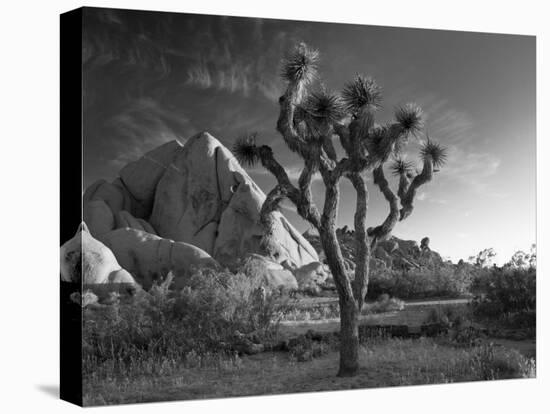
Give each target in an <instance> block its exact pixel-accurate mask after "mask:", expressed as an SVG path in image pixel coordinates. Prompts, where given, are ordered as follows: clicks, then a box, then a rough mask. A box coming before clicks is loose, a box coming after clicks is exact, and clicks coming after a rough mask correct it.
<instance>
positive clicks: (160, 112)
mask: <svg viewBox="0 0 550 414" xmlns="http://www.w3.org/2000/svg"><path fill="white" fill-rule="evenodd" d="M192 130H193V127H192V125H191V124H190V123H189V120H188V119H186V118H185V117H183V116H181V115H180V114H177V113H174V112H172V111H169V110H166V109H164V108H162V107H161V105H160V104H159V103H158V102H156V101H155V100H153V99H151V98H142V99H138V100H135V101H132V102H129V103H128V104H127V106H125V108H124V109H123V110H121V111H120V112H117V113H116V114H114V115H113V116H111V117H110V118H108V119H107V120H106V122H105V124H104V126H103V128H102V132H103V133H106V134H109V136H112V137H116V138H117V139H116V140H114V141H115V142H114V147H115V148H114V151H113V155H112V158H111V159H110V161H109V162H110V164H111V165H113V166H116V167H122V166H123V165H124V164H126V163H127V162H128V161H132V160H135V159H137V158H139V157H140V156H141V155H143V153H144V152H147V151H148V150H150V149H153V148H155V147H157V146H158V145H161V144H164V143H165V142H168V141H172V140H178V141H180V142H182V143H183V142H184V141H185V139H186V138H187V137H188V136H189V135H191V131H192Z"/></svg>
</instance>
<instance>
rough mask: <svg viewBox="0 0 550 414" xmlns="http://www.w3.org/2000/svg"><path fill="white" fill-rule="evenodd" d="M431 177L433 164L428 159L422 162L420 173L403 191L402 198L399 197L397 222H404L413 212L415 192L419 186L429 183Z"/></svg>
mask: <svg viewBox="0 0 550 414" xmlns="http://www.w3.org/2000/svg"><path fill="white" fill-rule="evenodd" d="M432 177H433V163H432V161H431V160H430V159H426V160H425V161H424V167H423V168H422V172H421V173H420V174H418V175H417V176H416V177H414V179H413V180H412V182H411V183H410V185H409V186H408V188H407V190H406V191H403V193H404V194H403V196H400V198H401V211H400V214H399V221H402V220H405V219H406V218H407V217H409V216H410V215H411V213H412V211H413V208H414V205H413V201H414V197H415V195H416V191H417V190H418V188H419V187H420V186H421V185H424V184H426V183H427V182H429V181H431V179H432Z"/></svg>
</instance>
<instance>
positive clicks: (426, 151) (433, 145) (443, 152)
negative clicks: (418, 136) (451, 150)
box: [420, 139, 447, 168]
mask: <svg viewBox="0 0 550 414" xmlns="http://www.w3.org/2000/svg"><path fill="white" fill-rule="evenodd" d="M420 157H421V158H422V160H423V161H427V160H431V161H432V164H433V166H434V167H435V168H439V167H441V166H443V165H444V164H445V162H447V148H445V147H443V146H442V145H441V144H439V143H437V142H434V141H431V140H430V139H428V140H427V141H426V142H425V143H424V144H423V145H422V147H421V148H420Z"/></svg>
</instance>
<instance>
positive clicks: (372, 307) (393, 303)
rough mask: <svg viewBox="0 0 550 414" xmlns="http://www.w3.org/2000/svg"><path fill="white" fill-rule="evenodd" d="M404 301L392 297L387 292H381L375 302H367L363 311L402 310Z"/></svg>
mask: <svg viewBox="0 0 550 414" xmlns="http://www.w3.org/2000/svg"><path fill="white" fill-rule="evenodd" d="M404 308H405V302H403V301H402V300H401V299H398V298H392V297H390V295H388V294H387V293H383V294H381V295H380V296H379V297H378V299H376V302H373V303H367V304H366V305H365V312H364V313H382V312H391V311H398V310H403V309H404Z"/></svg>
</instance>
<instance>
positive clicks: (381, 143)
mask: <svg viewBox="0 0 550 414" xmlns="http://www.w3.org/2000/svg"><path fill="white" fill-rule="evenodd" d="M388 131H389V129H388V127H386V126H381V127H377V128H375V129H373V130H372V131H371V132H370V133H369V134H368V136H367V138H366V139H365V140H364V143H365V148H366V149H367V152H368V153H369V155H370V156H371V157H372V158H373V159H374V160H376V162H378V163H383V162H385V161H386V160H387V159H388V158H389V157H390V155H391V154H392V152H393V145H392V143H391V142H390V140H389V139H387V138H388Z"/></svg>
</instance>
